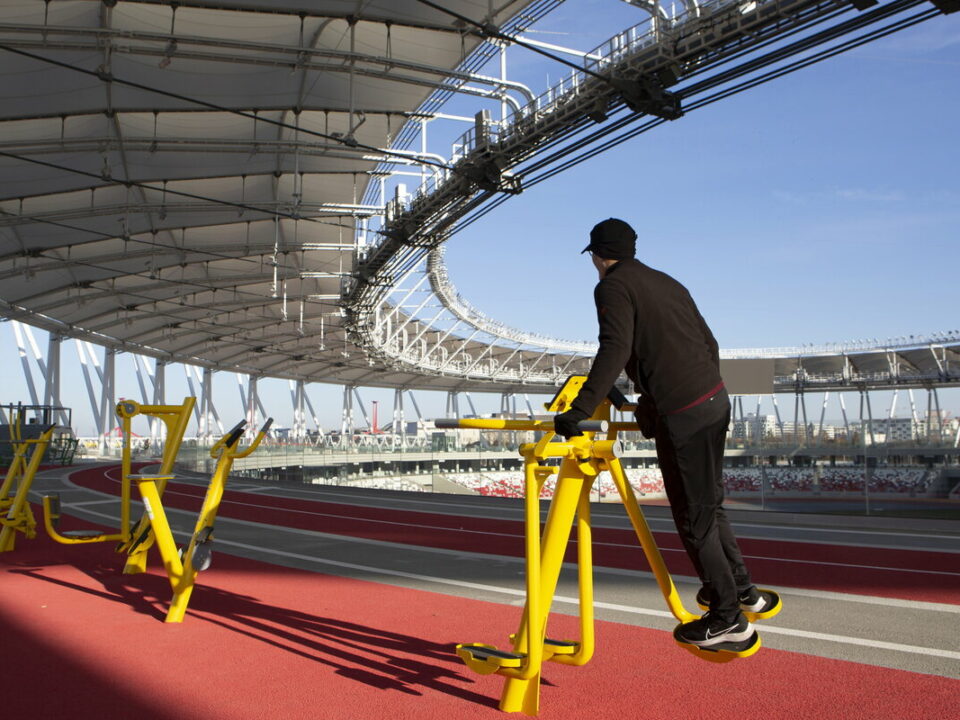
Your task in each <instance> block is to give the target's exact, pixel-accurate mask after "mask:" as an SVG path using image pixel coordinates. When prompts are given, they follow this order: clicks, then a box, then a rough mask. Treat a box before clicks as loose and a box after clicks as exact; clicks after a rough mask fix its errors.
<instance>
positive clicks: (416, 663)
mask: <svg viewBox="0 0 960 720" xmlns="http://www.w3.org/2000/svg"><path fill="white" fill-rule="evenodd" d="M70 520H71V523H72V524H73V525H74V526H78V527H81V526H82V527H90V525H89V524H86V523H82V522H81V521H79V520H75V519H73V518H71V519H70ZM121 567H122V557H121V556H118V555H116V554H114V553H113V552H112V550H111V548H110V547H108V546H106V545H93V546H71V547H65V546H61V545H55V544H54V543H52V541H50V540H49V539H47V538H46V537H44V536H40V537H38V538H37V539H36V540H33V541H26V542H23V541H21V544H19V545H18V549H17V550H16V551H15V552H14V553H9V554H5V555H2V556H0V588H2V593H0V632H2V637H3V644H2V646H0V652H2V655H3V658H4V663H3V668H4V687H5V692H4V698H3V717H4V718H17V719H21V718H42V719H45V718H72V719H74V720H87V719H90V720H94V719H105V720H113V719H124V720H125V719H126V718H132V719H135V720H210V719H211V718H215V719H216V720H259V719H261V718H263V719H267V718H269V719H271V720H273V719H281V720H300V719H304V720H306V719H308V718H309V719H310V720H328V719H329V720H345V719H353V718H363V719H365V718H378V719H379V718H389V719H390V720H406V719H408V718H409V719H411V720H412V719H413V718H417V719H427V720H430V719H431V718H436V719H437V720H439V719H440V718H447V717H456V718H504V717H505V716H504V715H503V714H502V713H500V712H499V711H498V710H497V709H496V702H497V699H498V698H499V694H500V689H501V686H502V679H501V678H499V677H498V676H496V675H491V676H486V677H481V676H477V675H474V674H472V673H471V672H470V671H469V670H467V669H466V668H465V667H464V666H463V665H461V664H460V662H459V660H457V658H456V657H455V655H454V654H453V646H454V644H455V643H456V642H463V641H486V642H494V643H497V642H499V643H500V644H501V646H502V645H504V644H506V638H505V637H501V635H505V634H506V633H507V632H509V631H511V630H512V629H513V628H514V626H515V624H516V622H517V619H518V610H517V608H514V607H510V606H505V605H499V604H493V603H486V602H480V601H475V600H469V599H463V598H456V597H450V596H445V595H440V594H435V593H429V592H423V591H418V590H410V589H404V588H397V587H393V586H389V585H381V584H378V583H373V582H364V581H359V580H352V579H345V578H339V577H333V576H328V575H322V574H318V573H311V572H306V571H299V570H293V569H288V568H281V567H275V566H271V565H266V564H263V563H259V562H256V561H253V560H248V559H243V558H234V557H230V556H228V555H225V554H224V553H219V554H218V555H217V560H216V563H215V565H214V567H213V568H211V569H210V570H208V571H206V572H204V573H203V574H202V576H201V584H199V585H198V586H197V590H196V592H195V593H194V596H193V600H192V602H191V605H190V610H189V612H188V614H187V618H186V620H185V622H184V623H183V624H180V625H167V624H164V623H163V622H162V621H161V620H162V618H163V615H164V613H165V611H166V605H167V602H168V601H169V598H170V587H169V584H168V582H167V580H166V578H165V577H164V576H163V575H161V574H159V572H158V571H157V570H151V571H150V572H148V573H147V574H146V575H137V576H123V575H121V574H120V569H121ZM573 622H574V621H573V619H572V618H569V617H565V616H555V617H554V618H553V619H552V620H551V635H553V636H561V637H562V636H569V635H574V634H575V632H576V631H575V628H574V627H573ZM597 647H598V650H597V654H596V656H595V658H594V660H592V661H591V662H590V663H589V664H588V665H586V666H585V667H583V668H570V667H564V666H558V665H553V664H548V665H547V666H546V668H545V670H544V683H543V688H542V692H541V717H543V718H591V719H597V720H604V719H606V718H610V719H615V720H624V719H627V718H629V719H632V718H651V719H656V720H667V719H669V720H674V719H675V718H684V719H685V718H694V719H699V718H705V719H706V718H709V719H710V720H743V718H786V717H791V718H830V719H831V720H859V719H864V720H866V719H868V718H869V719H873V718H898V720H913V719H916V720H928V719H929V718H945V717H952V716H953V714H954V712H955V711H956V703H957V700H958V696H960V682H958V681H956V680H950V679H946V678H942V677H937V676H931V675H920V674H916V673H910V672H905V671H900V670H890V669H885V668H880V667H873V666H868V665H861V664H857V663H849V662H842V661H838V660H829V659H822V658H817V657H812V656H807V655H800V654H796V653H788V652H783V651H776V650H771V649H764V650H763V651H761V652H760V653H759V654H757V655H756V656H755V657H754V658H751V660H750V661H749V662H733V663H728V664H725V665H713V664H710V663H704V662H702V661H700V660H697V659H696V658H694V657H693V656H691V655H689V654H688V653H686V652H685V651H683V650H682V649H680V648H678V647H676V646H675V645H674V644H673V642H672V640H671V638H670V636H669V634H668V633H665V632H662V631H657V630H648V629H643V628H638V627H634V626H627V625H620V624H617V623H612V622H598V623H597Z"/></svg>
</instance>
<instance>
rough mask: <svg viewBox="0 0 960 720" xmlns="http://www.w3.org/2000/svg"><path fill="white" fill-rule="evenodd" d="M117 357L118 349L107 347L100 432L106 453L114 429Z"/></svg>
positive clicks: (101, 396) (101, 443)
mask: <svg viewBox="0 0 960 720" xmlns="http://www.w3.org/2000/svg"><path fill="white" fill-rule="evenodd" d="M116 358H117V351H116V350H114V349H113V348H105V349H104V352H103V375H102V381H103V386H102V388H101V392H100V418H101V422H102V431H101V433H100V454H101V455H106V454H107V451H108V449H109V448H108V443H107V438H109V436H110V431H111V430H113V422H114V418H113V416H114V408H115V406H116V404H117V402H116V391H115V380H116Z"/></svg>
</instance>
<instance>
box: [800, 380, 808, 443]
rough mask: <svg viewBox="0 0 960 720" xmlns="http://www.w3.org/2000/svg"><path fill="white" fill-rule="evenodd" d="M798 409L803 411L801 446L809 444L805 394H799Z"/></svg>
mask: <svg viewBox="0 0 960 720" xmlns="http://www.w3.org/2000/svg"><path fill="white" fill-rule="evenodd" d="M800 407H801V409H802V410H803V444H804V445H805V446H806V445H809V444H810V429H809V425H810V423H809V422H807V394H806V393H805V392H801V393H800Z"/></svg>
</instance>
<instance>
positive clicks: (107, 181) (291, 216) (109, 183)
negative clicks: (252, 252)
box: [0, 150, 352, 229]
mask: <svg viewBox="0 0 960 720" xmlns="http://www.w3.org/2000/svg"><path fill="white" fill-rule="evenodd" d="M0 157H8V158H11V159H13V160H19V161H20V162H25V163H31V164H33V165H40V166H41V167H47V168H52V169H54V170H60V171H62V172H68V173H73V174H75V175H82V176H84V177H90V178H94V179H95V180H100V181H101V182H103V183H104V184H103V185H100V186H98V187H99V188H108V187H113V186H114V185H117V184H119V185H123V186H125V187H137V188H141V189H142V190H151V191H153V192H158V193H165V194H167V195H175V196H178V197H185V198H189V199H191V200H202V201H204V202H209V203H213V204H214V205H224V206H226V207H234V208H237V209H239V210H250V211H252V212H258V213H263V214H264V215H268V216H271V217H275V218H287V219H288V220H303V221H305V222H311V223H315V224H317V225H329V226H331V227H336V228H341V229H343V228H346V229H352V228H350V226H349V225H343V224H341V223H331V222H325V221H323V220H318V219H317V218H313V217H310V216H307V215H297V214H295V213H285V212H281V211H279V210H264V209H262V208H258V207H256V206H254V205H248V204H246V203H239V202H233V201H231V200H219V199H217V198H212V197H208V196H206V195H197V194H196V193H188V192H184V191H182V190H171V189H170V188H166V187H155V186H154V185H149V184H147V183H142V182H138V181H136V180H114V179H113V178H104V177H103V176H102V175H98V174H96V173H92V172H88V171H87V170H77V169H76V168H71V167H67V166H66V165H57V164H56V163H51V162H46V161H44V160H37V159H35V158H29V157H26V156H23V155H17V154H15V153H9V152H5V151H2V150H0ZM90 189H91V190H96V189H97V188H96V187H94V188H90Z"/></svg>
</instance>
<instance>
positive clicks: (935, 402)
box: [933, 388, 943, 442]
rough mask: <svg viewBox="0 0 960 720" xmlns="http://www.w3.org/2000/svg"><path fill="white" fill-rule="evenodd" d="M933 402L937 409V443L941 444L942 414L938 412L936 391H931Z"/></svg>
mask: <svg viewBox="0 0 960 720" xmlns="http://www.w3.org/2000/svg"><path fill="white" fill-rule="evenodd" d="M933 402H934V406H935V407H936V409H937V442H943V413H941V412H940V396H939V395H938V394H937V389H936V388H934V389H933Z"/></svg>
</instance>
